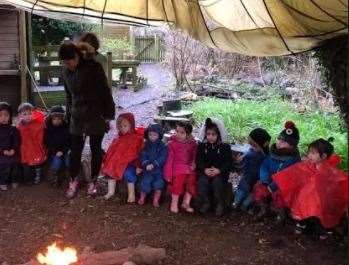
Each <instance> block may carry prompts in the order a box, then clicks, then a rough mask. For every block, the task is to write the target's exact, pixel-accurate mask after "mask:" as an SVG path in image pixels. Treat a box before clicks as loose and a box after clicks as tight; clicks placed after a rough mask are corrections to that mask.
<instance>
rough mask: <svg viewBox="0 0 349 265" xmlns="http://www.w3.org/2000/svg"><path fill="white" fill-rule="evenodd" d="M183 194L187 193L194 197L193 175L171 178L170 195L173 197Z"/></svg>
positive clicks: (194, 180) (194, 181)
mask: <svg viewBox="0 0 349 265" xmlns="http://www.w3.org/2000/svg"><path fill="white" fill-rule="evenodd" d="M184 192H189V193H190V194H191V195H192V196H196V175H195V174H181V175H176V176H174V177H173V182H172V185H171V193H172V194H173V195H181V194H183V193H184Z"/></svg>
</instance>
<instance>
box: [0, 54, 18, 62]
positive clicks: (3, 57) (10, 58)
mask: <svg viewBox="0 0 349 265" xmlns="http://www.w3.org/2000/svg"><path fill="white" fill-rule="evenodd" d="M16 59H17V57H16V55H15V54H0V62H14V61H15V60H16Z"/></svg>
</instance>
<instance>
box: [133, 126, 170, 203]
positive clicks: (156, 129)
mask: <svg viewBox="0 0 349 265" xmlns="http://www.w3.org/2000/svg"><path fill="white" fill-rule="evenodd" d="M162 136H163V133H162V128H161V126H160V125H159V124H152V125H149V127H148V129H147V130H146V131H145V134H144V138H145V140H146V141H145V146H144V148H143V151H142V153H141V156H140V160H141V163H142V169H143V174H142V180H141V196H140V199H139V200H138V204H139V205H143V204H144V203H145V200H146V196H147V195H148V194H150V193H151V192H152V191H154V197H153V206H154V207H155V208H158V207H159V206H160V205H159V200H160V197H161V193H162V190H163V189H164V187H165V181H164V178H163V167H164V164H165V162H166V158H167V147H166V145H165V144H164V143H163V142H162Z"/></svg>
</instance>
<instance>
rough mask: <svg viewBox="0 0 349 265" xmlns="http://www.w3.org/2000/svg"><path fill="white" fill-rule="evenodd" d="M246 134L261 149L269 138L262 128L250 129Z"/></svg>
mask: <svg viewBox="0 0 349 265" xmlns="http://www.w3.org/2000/svg"><path fill="white" fill-rule="evenodd" d="M248 136H249V137H250V138H251V139H252V140H253V141H254V142H255V143H256V144H258V146H259V147H260V148H262V149H264V148H265V143H267V142H270V140H271V136H270V135H269V133H268V132H267V131H266V130H264V129H262V128H256V129H254V130H252V131H251V132H250V134H249V135H248Z"/></svg>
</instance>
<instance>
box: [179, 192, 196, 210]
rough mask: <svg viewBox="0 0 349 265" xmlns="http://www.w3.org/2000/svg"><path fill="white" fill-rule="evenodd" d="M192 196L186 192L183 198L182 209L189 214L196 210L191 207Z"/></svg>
mask: <svg viewBox="0 0 349 265" xmlns="http://www.w3.org/2000/svg"><path fill="white" fill-rule="evenodd" d="M191 198H192V196H191V194H190V193H189V192H186V193H185V194H184V198H183V203H182V208H183V209H184V210H185V211H186V212H188V213H193V212H194V209H193V208H191V207H190V201H191Z"/></svg>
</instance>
